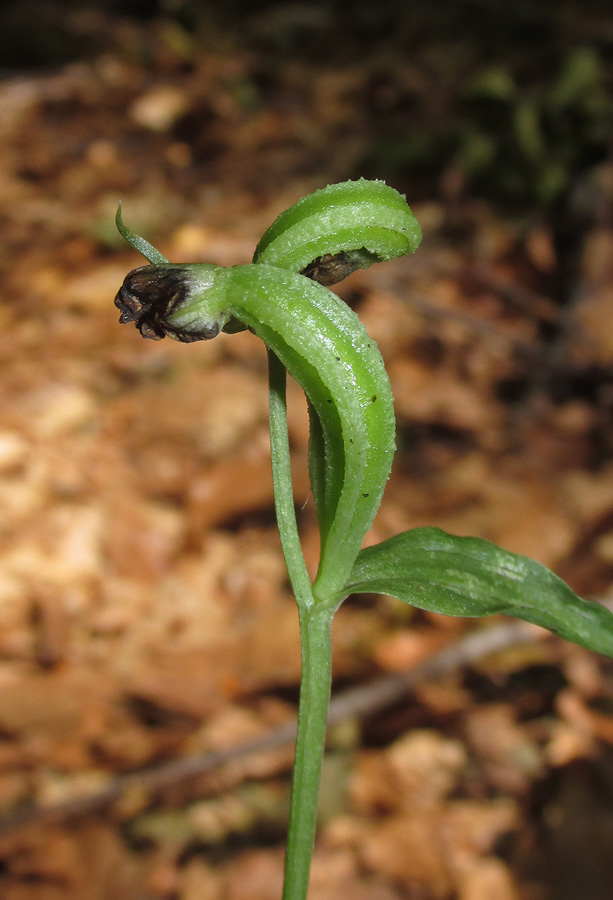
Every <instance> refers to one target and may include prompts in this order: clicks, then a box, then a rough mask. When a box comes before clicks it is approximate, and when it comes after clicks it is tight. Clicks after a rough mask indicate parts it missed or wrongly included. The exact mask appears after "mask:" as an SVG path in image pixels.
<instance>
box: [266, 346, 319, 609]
mask: <svg viewBox="0 0 613 900" xmlns="http://www.w3.org/2000/svg"><path fill="white" fill-rule="evenodd" d="M286 380H287V373H286V371H285V367H284V366H283V364H282V363H281V362H280V361H279V360H278V359H277V357H276V356H275V354H274V353H273V352H272V350H269V351H268V404H269V409H270V456H271V459H272V484H273V490H274V495H275V511H276V513H277V525H278V527H279V536H280V538H281V547H282V549H283V556H284V558H285V565H286V566H287V572H288V575H289V580H290V582H291V585H292V589H293V591H294V596H295V597H296V602H297V603H298V607H299V608H300V609H302V608H308V607H310V606H312V605H313V602H314V601H313V591H312V585H311V579H310V578H309V573H308V572H307V567H306V563H305V561H304V556H303V555H302V547H301V546H300V537H299V535H298V525H297V522H296V510H295V508H294V490H293V486H292V472H291V466H290V453H289V435H288V431H287V400H286V390H285V388H286Z"/></svg>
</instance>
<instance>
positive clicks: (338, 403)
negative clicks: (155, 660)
mask: <svg viewBox="0 0 613 900" xmlns="http://www.w3.org/2000/svg"><path fill="white" fill-rule="evenodd" d="M116 222H117V227H118V229H119V231H120V232H121V234H122V235H123V237H124V238H125V239H126V240H127V241H128V243H129V244H130V245H131V246H132V247H133V248H134V249H136V250H138V251H139V252H140V253H141V254H142V255H143V256H144V257H145V258H146V259H147V261H148V263H149V265H147V266H143V267H141V268H138V269H135V270H133V271H132V272H130V273H129V274H128V275H127V276H126V278H125V280H124V282H123V285H122V287H121V288H120V290H119V292H118V294H117V297H116V298H115V304H116V306H117V307H118V308H119V309H120V310H121V317H120V322H122V323H126V322H134V323H135V325H136V327H137V328H138V329H139V331H140V333H141V335H142V336H143V337H145V338H153V339H154V340H159V339H160V338H163V337H165V336H166V335H168V336H169V337H171V338H174V339H175V340H178V341H184V342H191V341H199V340H209V339H211V338H213V337H215V336H216V335H217V334H219V332H221V331H224V332H236V331H241V330H244V329H249V330H250V331H252V332H253V333H254V334H255V335H256V336H257V337H258V338H260V339H261V340H262V341H264V343H265V345H266V347H267V348H268V363H269V403H270V444H271V456H272V473H273V486H274V496H275V507H276V513H277V521H278V527H279V533H280V537H281V544H282V548H283V554H284V558H285V562H286V566H287V571H288V575H289V579H290V582H291V585H292V589H293V591H294V595H295V598H296V601H297V605H298V614H299V620H300V632H301V646H302V678H301V686H300V701H299V710H298V732H297V737H296V751H295V761H294V771H293V781H292V801H291V810H290V821H289V831H288V841H287V851H286V861H285V876H284V887H283V900H305V898H306V896H307V891H308V882H309V871H310V864H311V856H312V852H313V845H314V839H315V826H316V813H317V797H318V791H319V782H320V774H321V763H322V756H323V750H324V742H325V731H326V718H327V712H328V705H329V700H330V685H331V672H332V659H331V656H332V652H331V626H332V619H333V616H334V614H335V612H336V610H337V609H338V608H339V606H340V605H341V603H342V602H343V600H344V599H345V598H346V597H348V596H349V595H350V594H359V593H366V594H373V593H381V594H388V595H392V596H394V597H397V598H398V599H400V600H402V601H404V602H405V603H408V604H410V605H412V606H415V607H418V608H420V609H426V610H430V611H432V612H436V613H444V614H446V615H453V616H483V615H490V614H492V613H505V614H507V615H510V616H516V617H518V618H520V619H524V620H526V621H528V622H533V623H536V624H538V625H542V626H544V627H545V628H548V629H549V630H550V631H552V632H555V633H556V634H559V635H561V636H562V637H564V638H566V639H568V640H570V641H574V642H575V643H578V644H582V645H583V646H585V647H588V648H590V649H592V650H595V651H597V652H599V653H603V654H605V655H607V656H613V614H611V613H610V612H609V611H608V610H607V609H605V608H603V607H602V606H600V605H598V604H596V603H592V602H588V601H586V600H582V599H581V598H579V597H578V596H577V595H576V594H575V593H573V591H572V590H571V589H570V588H569V587H568V586H567V585H566V584H565V583H564V582H563V581H561V580H560V579H559V578H558V577H557V576H556V575H554V574H553V573H552V572H550V571H549V570H548V569H546V568H545V567H544V566H542V565H540V564H538V563H536V562H534V561H532V560H530V559H528V558H527V557H524V556H518V555H516V554H513V553H509V552H507V551H505V550H502V549H501V548H500V547H497V546H495V545H494V544H491V543H489V542H487V541H484V540H481V539H478V538H467V537H454V536H452V535H450V534H446V533H445V532H443V531H441V530H440V529H438V528H431V527H427V528H415V529H412V530H410V531H406V532H403V533H401V534H398V535H396V536H395V537H392V538H390V539H388V540H385V541H383V542H381V543H379V544H375V545H374V546H370V547H368V548H366V549H361V548H362V543H363V540H364V537H365V535H366V533H367V532H368V530H369V529H370V527H371V525H372V522H373V519H374V516H375V514H376V512H377V510H378V508H379V506H380V503H381V498H382V495H383V490H384V488H385V484H386V481H387V479H388V477H389V473H390V469H391V465H392V457H393V454H394V449H395V417H394V409H393V400H392V392H391V389H390V383H389V379H388V376H387V373H386V370H385V366H384V364H383V360H382V358H381V354H380V353H379V350H378V348H377V346H376V344H375V342H374V340H373V339H372V338H371V337H370V336H369V335H368V333H367V332H366V330H365V328H364V326H363V325H362V323H361V322H360V320H359V318H358V316H357V315H356V314H355V313H354V312H353V311H352V310H351V309H350V308H349V307H348V306H347V305H346V304H345V303H344V302H343V301H342V300H341V299H340V298H339V297H338V296H337V295H336V294H334V293H333V292H332V291H330V290H329V287H330V285H333V284H335V283H336V282H338V281H341V280H342V279H343V278H345V277H346V276H347V275H349V274H350V273H351V272H353V271H355V270H356V269H360V268H366V267H368V266H370V265H372V264H373V263H375V262H381V261H385V260H391V259H393V258H395V257H399V256H402V255H404V254H407V253H411V252H413V251H414V250H415V249H416V248H417V246H418V245H419V243H420V240H421V230H420V227H419V224H418V222H417V220H416V219H415V217H414V215H413V213H412V212H411V210H410V208H409V207H408V205H407V203H406V201H405V199H404V197H403V196H402V195H401V194H399V193H398V192H397V191H395V190H394V189H393V188H391V187H389V186H388V185H386V184H385V183H384V182H382V181H366V180H364V179H360V180H359V181H354V182H352V181H349V182H344V183H341V184H333V185H329V186H328V187H326V188H324V189H322V190H319V191H316V192H315V193H313V194H310V195H309V196H307V197H304V198H303V199H302V200H299V201H298V202H297V203H296V204H294V205H293V206H291V207H290V208H289V209H287V210H285V212H283V213H282V214H281V215H280V216H279V217H278V218H277V219H276V220H275V222H273V224H272V225H271V226H270V228H269V229H268V230H267V231H266V233H265V234H264V236H263V237H262V239H261V240H260V242H259V244H258V245H257V248H256V250H255V254H254V257H253V262H252V263H251V264H249V265H241V266H233V267H230V268H224V267H222V266H218V265H212V264H184V263H170V262H169V261H168V260H167V259H166V258H165V257H164V256H163V255H162V254H161V253H160V252H159V251H158V250H156V249H155V248H154V247H153V246H152V245H151V244H149V243H148V242H147V241H146V240H144V239H143V238H142V237H139V236H138V235H136V234H134V233H133V232H132V231H130V229H129V228H127V227H126V226H125V224H124V223H123V221H122V217H121V207H119V209H118V210H117V217H116ZM287 372H289V374H290V375H291V376H292V377H293V378H294V379H295V380H296V381H297V382H298V384H299V385H300V386H301V387H302V389H303V391H304V393H305V395H306V398H307V402H308V407H309V416H310V439H309V475H310V481H311V488H312V493H313V498H314V502H315V508H316V512H317V522H318V526H319V533H320V548H321V550H320V559H319V567H318V570H317V574H316V576H315V578H314V580H313V581H312V580H311V578H310V577H309V573H308V571H307V566H306V564H305V560H304V557H303V554H302V549H301V544H300V538H299V533H298V527H297V522H296V515H295V506H294V495H293V488H292V479H291V474H290V451H289V440H288V427H287V409H286V373H287Z"/></svg>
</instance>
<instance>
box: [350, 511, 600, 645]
mask: <svg viewBox="0 0 613 900" xmlns="http://www.w3.org/2000/svg"><path fill="white" fill-rule="evenodd" d="M365 593H367V594H371V593H377V594H390V595H391V596H393V597H397V598H398V599H399V600H403V601H404V602H405V603H410V604H411V605H412V606H417V607H419V609H427V610H429V611H430V612H436V613H443V614H445V615H451V616H487V615H491V614H493V613H504V614H505V615H508V616H515V617H516V618H518V619H524V620H525V621H526V622H533V623H534V624H536V625H542V626H543V627H544V628H548V629H549V630H550V631H552V632H554V634H559V635H560V636H561V637H563V638H566V639H567V640H569V641H574V643H576V644H581V645H583V646H584V647H589V649H590V650H596V651H597V652H598V653H602V654H604V655H605V656H611V657H613V614H612V613H610V612H609V611H608V610H607V609H606V608H605V607H603V606H600V605H599V604H597V603H592V602H589V601H587V600H582V599H581V598H580V597H578V596H577V595H576V594H575V593H574V592H573V591H571V589H570V588H569V587H568V585H567V584H565V583H564V582H563V581H562V580H561V579H560V578H558V577H557V575H554V574H553V572H550V571H549V569H547V568H545V566H542V565H541V564H540V563H537V562H534V560H532V559H528V557H526V556H518V555H517V554H515V553H509V552H508V551H506V550H502V549H501V548H500V547H497V546H496V545H495V544H491V543H489V541H483V540H480V539H479V538H471V537H455V536H453V535H450V534H447V533H446V532H444V531H441V530H440V529H439V528H414V529H413V530H411V531H404V532H402V534H399V535H396V537H393V538H390V539H389V540H387V541H383V542H382V543H381V544H377V545H376V546H374V547H368V548H367V549H365V550H362V551H361V552H360V554H359V556H358V558H357V560H356V562H355V564H354V567H353V570H352V572H351V576H350V579H349V582H348V583H347V587H346V594H365Z"/></svg>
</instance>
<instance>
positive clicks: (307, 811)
mask: <svg viewBox="0 0 613 900" xmlns="http://www.w3.org/2000/svg"><path fill="white" fill-rule="evenodd" d="M333 615H334V612H333V611H331V610H329V609H325V608H323V607H320V606H314V607H311V608H310V609H300V638H301V644H302V677H301V681H300V703H299V707H298V734H297V736H296V754H295V757H294V773H293V777H292V801H291V807H290V818H289V829H288V835H287V849H286V853H285V873H284V878H283V900H305V898H306V896H307V891H308V887H309V872H310V868H311V856H312V854H313V845H314V842H315V829H316V825H317V801H318V796H319V782H320V780H321V764H322V759H323V752H324V745H325V740H326V722H327V718H328V706H329V704H330V685H331V680H332V640H331V628H332V617H333Z"/></svg>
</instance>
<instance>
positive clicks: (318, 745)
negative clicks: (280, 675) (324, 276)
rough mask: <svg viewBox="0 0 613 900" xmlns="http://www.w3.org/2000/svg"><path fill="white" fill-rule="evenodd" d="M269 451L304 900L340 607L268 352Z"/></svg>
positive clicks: (291, 876) (293, 896)
mask: <svg viewBox="0 0 613 900" xmlns="http://www.w3.org/2000/svg"><path fill="white" fill-rule="evenodd" d="M268 391H269V392H268V396H269V403H270V452H271V458H272V470H273V486H274V494H275V508H276V512H277V523H278V526H279V534H280V537H281V546H282V548H283V555H284V557H285V563H286V566H287V571H288V574H289V578H290V582H291V584H292V588H293V590H294V594H295V597H296V601H297V603H298V613H299V618H300V641H301V650H302V675H301V681H300V702H299V707H298V733H297V736H296V753H295V757H294V772H293V777H292V800H291V808H290V821H289V829H288V837H287V850H286V855H285V874H284V879H283V900H305V898H306V896H307V892H308V888H309V872H310V869H311V857H312V855H313V845H314V842H315V829H316V825H317V800H318V795H319V783H320V780H321V764H322V758H323V752H324V744H325V739H326V722H327V718H328V707H329V705H330V685H331V680H332V636H331V632H332V617H333V615H334V612H335V610H336V606H334V607H333V606H332V605H331V604H326V603H323V602H318V603H315V600H314V597H313V591H312V585H311V580H310V578H309V575H308V572H307V568H306V564H305V561H304V557H303V555H302V548H301V546H300V538H299V535H298V525H297V523H296V511H295V508H294V496H293V489H292V478H291V469H290V452H289V436H288V430H287V403H286V372H285V368H284V366H283V365H282V364H281V363H280V362H279V360H278V359H277V357H276V356H275V355H274V353H272V352H271V351H270V350H269V352H268Z"/></svg>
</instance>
